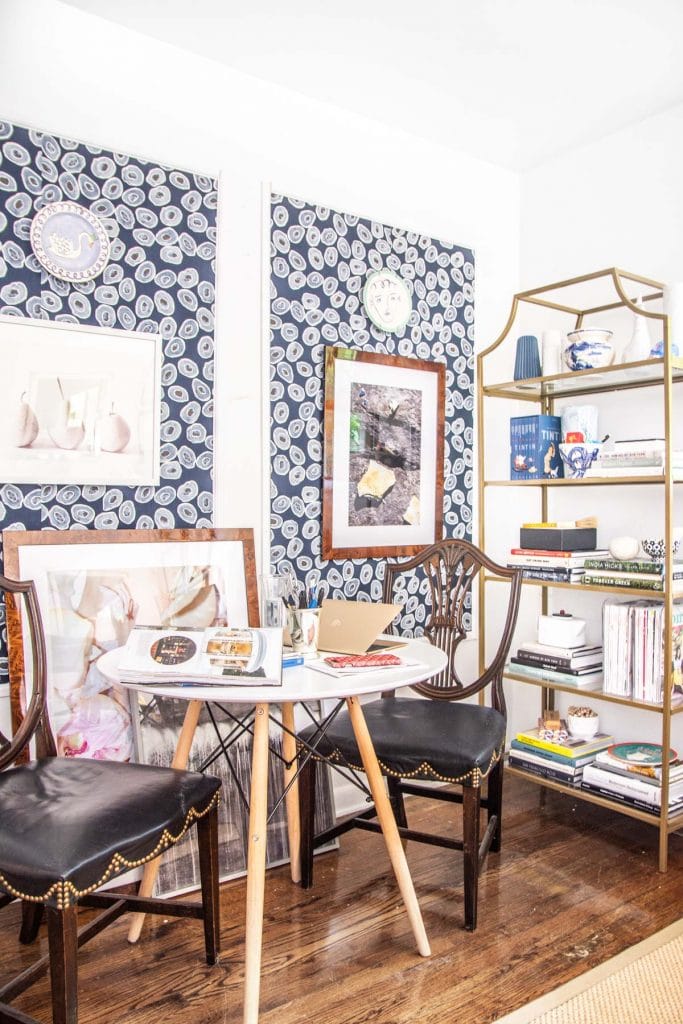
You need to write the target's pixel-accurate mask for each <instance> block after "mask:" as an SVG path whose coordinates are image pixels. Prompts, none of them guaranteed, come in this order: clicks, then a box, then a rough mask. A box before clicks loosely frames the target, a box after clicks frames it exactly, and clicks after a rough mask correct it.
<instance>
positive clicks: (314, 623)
mask: <svg viewBox="0 0 683 1024" xmlns="http://www.w3.org/2000/svg"><path fill="white" fill-rule="evenodd" d="M319 616H320V609H319V608H290V609H289V611H288V612H287V628H288V629H289V636H290V640H291V644H292V650H293V651H294V652H295V653H296V654H315V653H316V652H317V650H318V627H319V625H320V618H319Z"/></svg>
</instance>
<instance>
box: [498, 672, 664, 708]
mask: <svg viewBox="0 0 683 1024" xmlns="http://www.w3.org/2000/svg"><path fill="white" fill-rule="evenodd" d="M504 676H505V678H506V679H514V680H515V682H517V683H529V685H530V686H542V687H544V689H546V690H560V691H561V692H562V693H573V694H574V696H581V697H587V698H594V699H595V700H603V701H607V702H608V703H610V704H622V705H623V706H624V707H628V708H635V709H636V710H637V711H656V712H658V713H659V714H660V715H661V714H662V713H663V712H664V707H663V705H662V704H655V703H654V702H652V701H647V700H638V699H637V698H635V697H619V696H618V695H617V694H614V693H605V692H604V691H603V690H591V689H589V688H588V687H587V686H572V685H571V683H558V682H557V680H555V679H546V678H545V676H528V675H525V674H524V673H522V672H515V671H514V669H513V667H512V665H506V667H505V670H504ZM681 713H683V702H681V703H680V704H672V706H671V714H672V715H680V714H681Z"/></svg>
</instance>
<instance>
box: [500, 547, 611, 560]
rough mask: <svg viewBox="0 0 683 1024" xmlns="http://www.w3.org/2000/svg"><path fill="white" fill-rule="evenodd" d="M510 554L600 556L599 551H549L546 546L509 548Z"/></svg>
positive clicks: (571, 556)
mask: <svg viewBox="0 0 683 1024" xmlns="http://www.w3.org/2000/svg"><path fill="white" fill-rule="evenodd" d="M510 554H511V555H547V556H549V557H551V558H576V556H577V555H584V556H585V557H588V556H589V555H590V557H591V558H597V557H599V556H601V552H600V551H549V550H548V549H547V548H510Z"/></svg>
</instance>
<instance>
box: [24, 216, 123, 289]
mask: <svg viewBox="0 0 683 1024" xmlns="http://www.w3.org/2000/svg"><path fill="white" fill-rule="evenodd" d="M31 245H32V246H33V251H34V253H35V254H36V256H37V258H38V260H39V262H40V264H41V265H42V266H43V267H44V268H45V270H47V271H48V273H50V274H53V275H54V276H55V277H59V278H61V280H62V281H90V280H92V278H94V277H97V276H98V275H99V274H101V273H102V271H103V270H104V268H105V267H106V265H107V262H108V261H109V239H108V237H107V233H106V231H105V230H104V225H103V224H102V221H101V220H100V219H99V217H96V216H95V214H94V213H91V212H90V210H86V208H85V207H84V206H79V205H78V203H71V202H62V203H49V204H48V205H47V206H44V207H43V209H42V210H40V211H39V212H38V213H37V214H36V216H35V217H34V218H33V220H32V222H31Z"/></svg>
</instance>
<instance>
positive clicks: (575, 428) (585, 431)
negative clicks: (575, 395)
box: [561, 405, 600, 441]
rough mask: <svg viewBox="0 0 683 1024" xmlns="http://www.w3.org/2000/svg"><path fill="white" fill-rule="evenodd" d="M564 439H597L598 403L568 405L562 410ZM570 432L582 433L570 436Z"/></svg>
mask: <svg viewBox="0 0 683 1024" xmlns="http://www.w3.org/2000/svg"><path fill="white" fill-rule="evenodd" d="M561 419H562V440H563V441H597V440H598V439H599V437H600V435H599V433H598V407H597V405H567V406H565V408H564V409H563V410H562V414H561ZM568 434H574V435H576V434H580V435H581V436H580V437H576V436H574V437H571V438H570V437H568V436H567V435H568Z"/></svg>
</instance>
